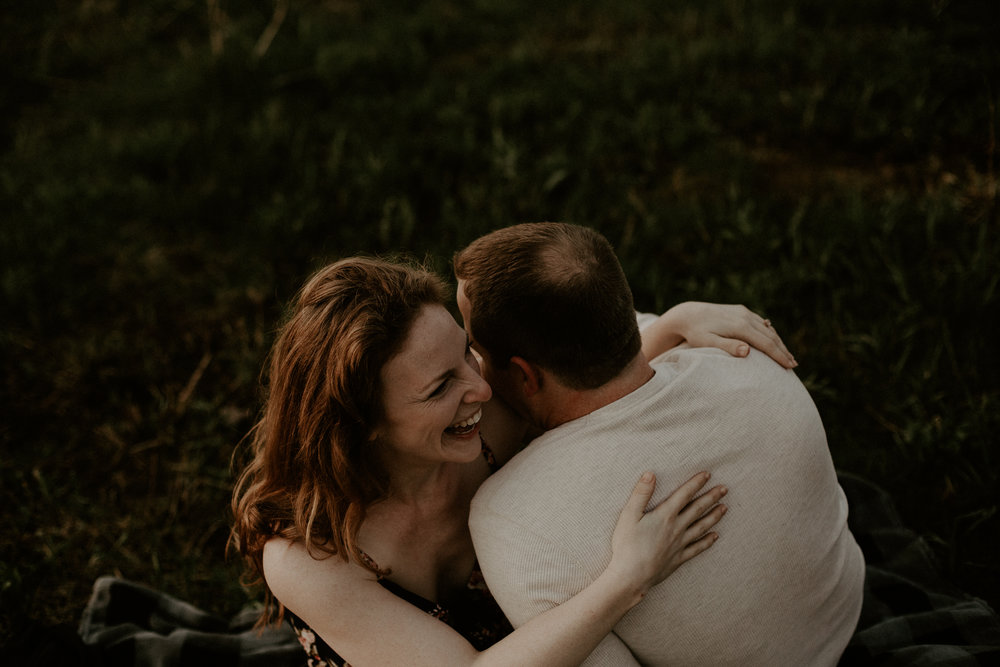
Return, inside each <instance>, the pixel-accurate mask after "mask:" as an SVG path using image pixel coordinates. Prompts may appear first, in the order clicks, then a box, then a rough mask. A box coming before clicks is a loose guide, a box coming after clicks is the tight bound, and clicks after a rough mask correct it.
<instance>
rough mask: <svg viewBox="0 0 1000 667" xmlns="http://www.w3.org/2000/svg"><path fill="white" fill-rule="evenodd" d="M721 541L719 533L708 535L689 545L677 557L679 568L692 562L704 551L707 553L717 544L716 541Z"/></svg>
mask: <svg viewBox="0 0 1000 667" xmlns="http://www.w3.org/2000/svg"><path fill="white" fill-rule="evenodd" d="M717 539H719V534H718V533H706V534H705V535H702V536H701V537H700V538H698V539H697V540H695V541H694V542H691V543H690V544H688V545H687V546H686V547H684V549H683V550H682V551H681V552H680V553H679V554H678V555H677V565H678V567H679V566H681V565H683V564H684V563H686V562H687V561H689V560H691V559H692V558H694V557H695V556H697V555H698V554H700V553H701V552H702V551H705V550H706V549H708V548H709V547H710V546H712V545H713V544H715V541H716V540H717Z"/></svg>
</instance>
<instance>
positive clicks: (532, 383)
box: [510, 357, 542, 398]
mask: <svg viewBox="0 0 1000 667" xmlns="http://www.w3.org/2000/svg"><path fill="white" fill-rule="evenodd" d="M510 365H511V370H512V371H513V373H514V380H515V381H516V382H517V384H518V386H519V387H520V388H521V391H523V392H524V395H525V396H526V397H528V398H530V397H532V396H534V395H535V394H537V393H538V390H539V389H541V388H542V370H541V369H540V368H538V366H535V365H534V364H533V363H531V362H530V361H528V360H526V359H524V358H522V357H511V358H510Z"/></svg>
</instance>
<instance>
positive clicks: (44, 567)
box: [0, 0, 1000, 644]
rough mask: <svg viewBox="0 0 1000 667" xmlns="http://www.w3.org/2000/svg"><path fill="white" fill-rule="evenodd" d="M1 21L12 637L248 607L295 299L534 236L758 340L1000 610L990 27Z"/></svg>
mask: <svg viewBox="0 0 1000 667" xmlns="http://www.w3.org/2000/svg"><path fill="white" fill-rule="evenodd" d="M275 6H277V7H279V8H281V7H287V14H286V15H285V16H284V18H283V20H280V21H278V20H277V19H281V13H280V11H279V12H278V13H277V14H275V12H274V8H275ZM279 23H280V25H279V26H278V30H277V32H276V33H274V37H273V40H271V41H268V40H267V39H266V36H267V35H268V34H271V33H270V32H269V31H268V26H269V25H272V24H273V25H277V24H279ZM0 26H2V27H3V29H4V32H5V35H7V36H8V37H7V38H5V40H4V41H3V44H2V45H0V55H2V56H3V58H0V60H3V61H4V62H5V63H7V64H6V65H4V67H5V72H4V74H5V76H3V77H0V82H2V83H0V86H2V88H0V100H2V101H0V120H2V124H0V128H2V134H0V193H2V196H0V216H2V218H0V220H2V222H0V295H2V296H0V298H2V301H0V304H2V308H3V313H4V315H3V317H2V319H0V364H2V369H3V384H2V385H0V386H2V392H3V394H2V397H0V398H2V400H0V405H2V406H3V407H2V408H0V410H2V413H0V447H2V450H0V451H2V456H0V499H2V503H3V507H4V510H3V514H4V518H3V522H2V525H3V526H4V528H3V531H4V533H3V540H2V542H0V610H2V611H0V637H2V641H3V642H4V643H5V644H6V643H17V642H18V641H20V640H22V639H23V637H25V636H26V633H29V632H30V631H32V630H33V629H35V630H37V629H38V628H45V627H51V626H54V625H66V624H69V625H73V624H75V623H76V621H77V620H78V618H79V614H80V611H81V609H82V607H83V605H84V603H85V602H86V599H87V596H88V594H89V589H90V586H91V584H92V582H93V581H94V579H95V578H96V577H97V576H100V575H102V574H108V573H114V574H119V575H121V576H125V577H128V578H131V579H134V580H137V581H141V582H144V583H147V584H149V585H151V586H153V587H156V588H158V589H161V590H164V591H166V592H169V593H171V594H174V595H177V596H178V597H181V598H183V599H186V600H188V601H191V602H193V603H194V604H197V605H199V606H201V607H203V608H205V609H208V610H210V611H213V612H215V613H219V614H230V613H233V612H235V611H236V610H238V609H239V608H240V607H241V606H242V605H244V604H246V603H247V602H248V601H250V600H251V599H252V598H253V594H252V593H249V592H246V591H244V590H243V589H242V588H241V587H240V586H239V584H238V581H237V578H238V575H239V571H240V567H239V564H238V563H235V562H227V561H226V559H225V556H224V545H225V541H226V536H227V525H228V518H227V514H226V513H227V506H228V496H229V491H230V488H231V483H232V480H231V475H230V471H229V462H230V457H231V455H232V452H233V448H234V446H235V445H236V443H237V442H238V441H239V440H240V438H241V437H242V436H243V435H244V434H245V433H246V431H247V430H248V429H249V427H250V426H251V425H252V423H253V420H254V417H255V415H256V411H257V409H258V406H259V403H258V400H259V396H258V387H257V379H258V374H259V372H260V368H261V367H262V364H263V359H264V356H265V355H266V353H267V349H268V346H269V343H270V341H271V339H272V336H273V332H274V328H275V326H276V323H277V322H278V321H279V319H280V317H281V313H282V308H283V305H284V303H286V302H287V300H288V299H290V298H291V296H292V295H293V293H294V291H295V289H296V288H297V287H298V285H299V284H300V283H301V281H302V280H304V278H305V277H306V276H307V275H308V274H309V273H310V271H311V270H312V269H314V268H316V267H318V266H319V265H321V264H323V263H325V262H326V261H329V260H331V259H333V258H336V257H339V256H343V255H348V254H355V253H359V252H365V253H379V252H387V251H394V250H405V251H409V252H411V253H413V254H415V255H417V256H418V257H425V256H426V257H428V258H430V260H431V261H432V262H433V263H434V265H435V266H437V267H438V268H440V269H441V270H442V272H446V271H447V259H448V257H449V256H450V254H451V253H452V252H453V251H454V250H455V249H457V248H458V247H459V246H461V245H462V244H464V243H466V242H468V241H470V240H471V239H473V238H475V237H476V236H478V235H479V234H481V233H483V232H485V231H488V230H490V229H494V228H496V227H498V226H502V225H506V224H510V223H513V222H520V221H526V220H542V219H558V220H568V221H573V222H578V223H583V224H589V225H592V226H594V227H596V228H598V229H599V230H601V231H602V232H603V233H604V234H605V235H607V236H608V238H609V239H610V240H611V241H612V242H613V243H614V244H615V246H616V248H617V250H618V252H619V255H620V256H621V258H622V261H623V264H624V265H625V267H626V270H627V272H628V274H629V277H630V280H631V282H632V284H633V287H634V291H635V295H636V300H637V304H638V305H639V307H640V308H643V309H646V310H659V309H664V308H666V307H668V306H669V305H671V304H673V303H675V302H677V301H681V300H684V299H690V298H698V299H706V300H716V301H723V302H741V303H746V304H747V305H749V306H751V307H752V308H754V309H756V310H758V311H760V312H763V313H765V314H767V315H768V317H770V318H771V319H772V320H773V321H774V322H775V323H776V325H777V326H778V328H779V331H780V332H781V333H782V335H783V336H784V338H785V340H786V341H787V342H788V343H789V345H790V347H791V348H792V350H793V351H794V352H795V354H796V356H797V357H798V358H799V360H800V361H801V362H802V365H801V367H800V376H801V377H802V378H803V379H804V380H805V382H806V383H807V385H808V386H809V388H810V389H811V391H812V393H813V396H814V397H815V399H816V402H817V404H818V405H819V408H820V411H821V414H822V415H823V417H824V422H825V424H826V426H827V429H828V434H829V440H830V445H831V449H832V451H833V454H834V458H835V461H836V463H837V464H838V466H840V467H842V468H845V469H848V470H852V471H855V472H859V473H861V474H863V475H866V476H867V477H869V478H871V479H873V480H875V481H877V482H878V483H880V484H881V485H883V486H884V487H886V488H887V489H889V490H890V492H891V493H892V494H893V496H894V497H895V498H896V500H897V502H898V504H899V506H900V510H901V512H902V514H903V516H904V518H905V520H906V521H907V523H908V524H909V525H910V526H912V527H913V528H915V529H916V530H918V531H919V532H920V533H921V534H922V535H924V536H925V537H926V538H927V539H928V541H929V542H930V543H931V544H932V546H933V547H934V548H935V550H936V552H937V553H938V555H939V556H940V560H941V564H942V567H943V568H944V569H945V571H946V573H947V574H948V576H949V577H950V578H951V579H953V580H954V581H956V582H957V583H959V584H960V585H961V586H962V587H963V588H965V589H966V590H967V591H969V592H970V593H973V594H975V595H977V596H980V597H983V598H985V599H987V600H988V601H990V602H991V604H992V605H993V606H994V608H997V607H998V605H1000V568H998V567H997V565H996V562H997V557H998V549H997V544H996V539H995V537H994V536H995V535H997V534H998V530H1000V523H998V521H1000V519H998V517H997V507H998V504H1000V498H998V489H1000V483H998V475H1000V462H998V461H997V453H996V452H997V444H998V443H997V436H996V434H997V432H998V431H1000V423H998V422H1000V417H998V415H1000V385H998V383H997V382H996V380H995V373H996V369H997V368H1000V359H998V353H997V346H996V343H995V341H994V335H993V334H994V332H995V331H996V330H997V328H998V327H997V325H998V324H1000V323H998V306H1000V303H998V294H997V290H998V285H997V283H998V275H1000V271H998V268H1000V248H998V243H1000V241H998V239H1000V233H998V232H1000V222H998V214H997V166H998V165H997V155H996V132H997V124H998V114H997V97H998V91H1000V69H998V67H1000V52H998V47H997V46H996V44H995V40H994V39H993V37H994V36H995V35H996V34H998V28H1000V19H998V10H997V9H996V8H995V7H994V4H993V3H991V2H986V1H985V0H983V1H979V0H961V1H957V0H953V1H951V2H949V1H948V0H935V1H933V2H928V1H922V2H914V3H900V2H894V1H891V0H875V1H873V2H870V3H867V4H865V5H864V6H856V3H847V2H842V1H839V0H835V1H833V2H829V1H828V2H824V3H818V2H812V1H811V0H797V1H795V2H791V3H789V2H785V3H778V2H773V1H768V0H759V1H756V2H754V1H749V0H747V1H739V0H707V1H705V2H701V3H686V4H684V3H682V4H681V5H676V4H675V5H671V6H664V5H662V3H655V2H651V1H643V0H636V1H634V2H629V3H617V2H610V1H609V2H601V1H598V2H592V3H566V4H558V3H545V4H543V5H539V4H538V3H528V2H511V1H505V2H495V1H487V0H481V1H480V2H475V3H453V2H447V1H444V0H431V1H430V2H426V3H421V4H420V5H419V7H416V8H414V7H412V6H411V5H410V3H402V2H382V3H377V5H373V4H370V3H358V2H351V1H350V0H337V1H334V0H330V1H328V2H322V3H320V2H313V3H308V2H295V3H291V2H283V1H279V2H276V3H262V2H221V1H219V2H215V1H210V2H207V3H200V2H194V1H193V0H189V1H188V2H166V1H165V0H152V1H150V2H146V3H141V6H138V5H130V4H125V3H118V2H115V1H114V0H91V1H87V2H78V3H53V2H49V3H45V2H40V3H30V4H24V3H22V4H18V5H12V6H10V7H9V8H7V9H5V12H4V14H3V17H2V18H0ZM272 32H273V31H272ZM262 36H264V39H262Z"/></svg>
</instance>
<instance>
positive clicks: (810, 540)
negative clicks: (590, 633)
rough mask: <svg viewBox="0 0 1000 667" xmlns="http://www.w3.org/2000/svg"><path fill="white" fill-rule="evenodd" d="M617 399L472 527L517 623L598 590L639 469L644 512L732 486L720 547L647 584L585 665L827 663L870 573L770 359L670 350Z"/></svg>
mask: <svg viewBox="0 0 1000 667" xmlns="http://www.w3.org/2000/svg"><path fill="white" fill-rule="evenodd" d="M653 367H654V369H656V376H655V377H654V378H653V379H651V380H650V381H649V382H648V383H646V384H645V385H643V386H642V387H640V388H639V389H638V390H636V391H635V392H633V393H632V394H629V395H628V396H626V397H625V398H623V399H621V400H619V401H617V402H615V403H613V404H611V405H608V406H605V407H604V408H602V409H600V410H598V411H596V412H593V413H591V414H590V415H587V416H585V417H582V418H580V419H577V420H574V421H572V422H570V423H568V424H563V425H562V426H560V427H558V428H556V429H553V430H552V431H549V432H548V433H546V434H544V435H543V436H541V437H540V438H538V439H537V440H535V441H534V442H533V443H532V444H531V445H529V446H528V447H527V448H526V450H525V451H524V452H522V453H521V454H519V455H518V456H516V457H515V458H514V459H513V460H512V461H511V462H510V463H508V464H507V466H505V467H504V468H503V469H502V470H501V471H499V472H498V473H496V474H495V475H494V476H493V477H492V478H491V479H489V480H487V483H486V484H484V485H483V487H482V488H481V489H480V491H479V493H478V494H477V496H476V498H475V500H474V501H473V506H472V515H471V520H470V525H471V527H472V533H473V539H474V540H475V545H476V553H477V555H478V557H479V561H480V564H481V566H482V569H483V572H484V574H485V576H486V581H487V584H488V585H489V586H490V589H491V590H492V592H493V594H494V596H495V597H496V598H497V600H498V601H499V602H500V604H501V606H502V607H503V609H504V611H505V612H506V613H507V615H508V617H510V619H511V621H512V622H513V623H514V625H515V626H518V625H521V624H523V623H524V622H526V621H527V620H529V619H530V618H532V617H534V616H535V615H537V614H539V613H541V612H542V611H545V610H546V609H548V608H550V607H552V606H554V605H556V604H559V603H561V602H563V601H565V600H566V599H568V598H569V597H571V596H572V595H574V594H575V593H576V592H578V591H579V590H581V589H582V588H584V587H585V586H586V585H587V584H588V583H590V582H591V581H592V580H593V579H595V578H596V577H597V576H598V575H599V574H600V572H601V571H602V570H603V568H604V567H605V565H606V564H607V563H608V561H609V560H610V555H611V553H610V535H611V533H612V531H613V529H614V525H615V522H616V521H617V519H618V514H619V512H620V511H621V508H622V507H623V506H624V504H625V501H626V499H627V497H628V494H629V492H630V490H631V488H632V485H633V484H634V482H635V480H636V479H638V477H639V475H640V474H641V473H642V471H644V470H647V469H650V470H653V471H654V472H655V473H656V474H657V479H658V482H657V495H656V496H655V497H654V499H653V500H654V503H655V502H658V501H659V500H661V499H662V498H664V497H666V495H667V494H668V493H669V492H670V491H671V490H673V489H674V488H676V487H677V486H678V485H679V484H681V483H682V482H683V481H684V480H686V479H687V478H689V477H690V476H691V475H693V474H694V473H696V472H698V471H699V470H709V471H711V472H712V475H713V477H712V482H713V483H718V484H725V485H727V486H728V487H729V494H728V496H727V497H726V504H727V505H728V506H729V512H728V514H727V517H726V520H725V521H724V522H723V524H722V525H721V526H720V530H719V532H720V535H721V538H720V540H719V541H718V542H717V543H716V544H715V546H713V547H712V549H709V550H708V551H707V552H706V553H705V554H703V555H701V556H700V557H699V558H697V559H695V560H694V561H693V562H691V563H688V564H686V565H684V566H683V567H681V568H680V569H679V570H677V571H676V572H675V573H674V574H673V575H671V576H670V578H668V579H667V580H666V581H665V582H664V583H662V584H660V585H659V586H657V587H656V588H654V589H653V590H652V591H651V592H650V593H649V594H648V595H647V597H646V599H644V600H643V602H642V603H640V604H639V605H638V606H637V607H635V608H634V609H633V610H632V611H630V612H629V613H628V614H627V615H626V616H625V618H623V619H622V621H621V622H620V623H619V624H618V625H617V626H616V628H615V635H612V636H610V637H609V639H608V640H606V641H605V642H604V643H603V644H602V646H601V647H600V648H599V649H598V651H596V652H595V654H594V655H593V656H592V663H588V664H609V665H614V664H620V661H621V659H622V657H623V656H625V657H627V654H624V653H623V652H622V650H623V648H622V646H621V644H620V643H618V642H617V638H620V639H621V640H622V641H624V642H625V644H627V645H628V647H629V649H630V650H631V651H632V653H633V654H634V655H635V657H636V659H638V660H639V661H640V662H642V663H644V664H652V665H658V664H672V665H673V664H714V665H723V664H739V665H747V664H767V665H772V664H797V665H804V664H818V665H822V664H835V663H836V661H837V658H838V657H839V655H840V652H841V651H842V650H843V648H844V646H846V644H847V642H848V640H849V639H850V636H851V633H852V631H853V629H854V625H855V623H856V621H857V618H858V614H859V613H860V608H861V599H862V588H863V580H864V562H863V559H862V556H861V552H860V549H858V547H857V544H856V543H855V542H854V538H853V537H852V536H851V534H850V532H849V531H848V530H847V525H846V521H847V506H846V501H845V499H844V496H843V493H842V492H841V490H840V487H839V486H838V485H837V480H836V474H835V472H834V469H833V464H832V461H831V460H830V455H829V451H828V449H827V445H826V437H825V434H824V431H823V426H822V423H821V421H820V418H819V415H818V413H817V412H816V408H815V406H814V404H813V402H812V400H811V399H810V397H809V395H808V393H807V392H806V390H805V388H804V387H803V386H802V384H801V382H799V380H798V379H797V378H796V377H795V375H794V374H793V373H791V372H790V371H785V370H783V369H782V368H780V367H779V366H778V365H777V364H775V363H774V362H772V361H770V360H769V359H767V358H766V357H765V356H764V355H762V354H760V353H757V352H752V353H751V355H750V357H748V358H746V359H737V358H732V357H730V356H729V355H727V354H725V353H723V352H720V351H717V350H678V351H674V352H671V353H670V354H668V355H666V356H665V357H663V358H662V359H660V360H657V362H656V363H654V364H653Z"/></svg>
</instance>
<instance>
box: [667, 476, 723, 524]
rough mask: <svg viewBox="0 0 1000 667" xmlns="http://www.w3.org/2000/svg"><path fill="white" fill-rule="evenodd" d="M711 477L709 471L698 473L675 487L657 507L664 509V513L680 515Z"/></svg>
mask: <svg viewBox="0 0 1000 667" xmlns="http://www.w3.org/2000/svg"><path fill="white" fill-rule="evenodd" d="M711 477H712V476H711V475H710V474H709V473H707V472H704V471H703V472H700V473H698V474H697V475H695V476H694V477H692V478H691V479H689V480H688V481H686V482H684V483H683V484H681V485H680V486H678V487H677V488H676V489H674V492H673V493H671V494H670V495H669V496H667V498H666V500H664V501H663V502H662V503H660V505H659V506H658V507H657V508H656V509H657V510H660V509H662V510H663V512H664V513H669V514H670V515H671V516H678V515H679V514H680V513H681V512H682V511H683V510H684V508H685V507H687V506H688V505H690V504H691V501H692V500H694V498H695V496H697V495H698V492H699V491H701V489H702V487H704V486H705V484H707V483H708V480H709V479H710V478H711Z"/></svg>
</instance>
